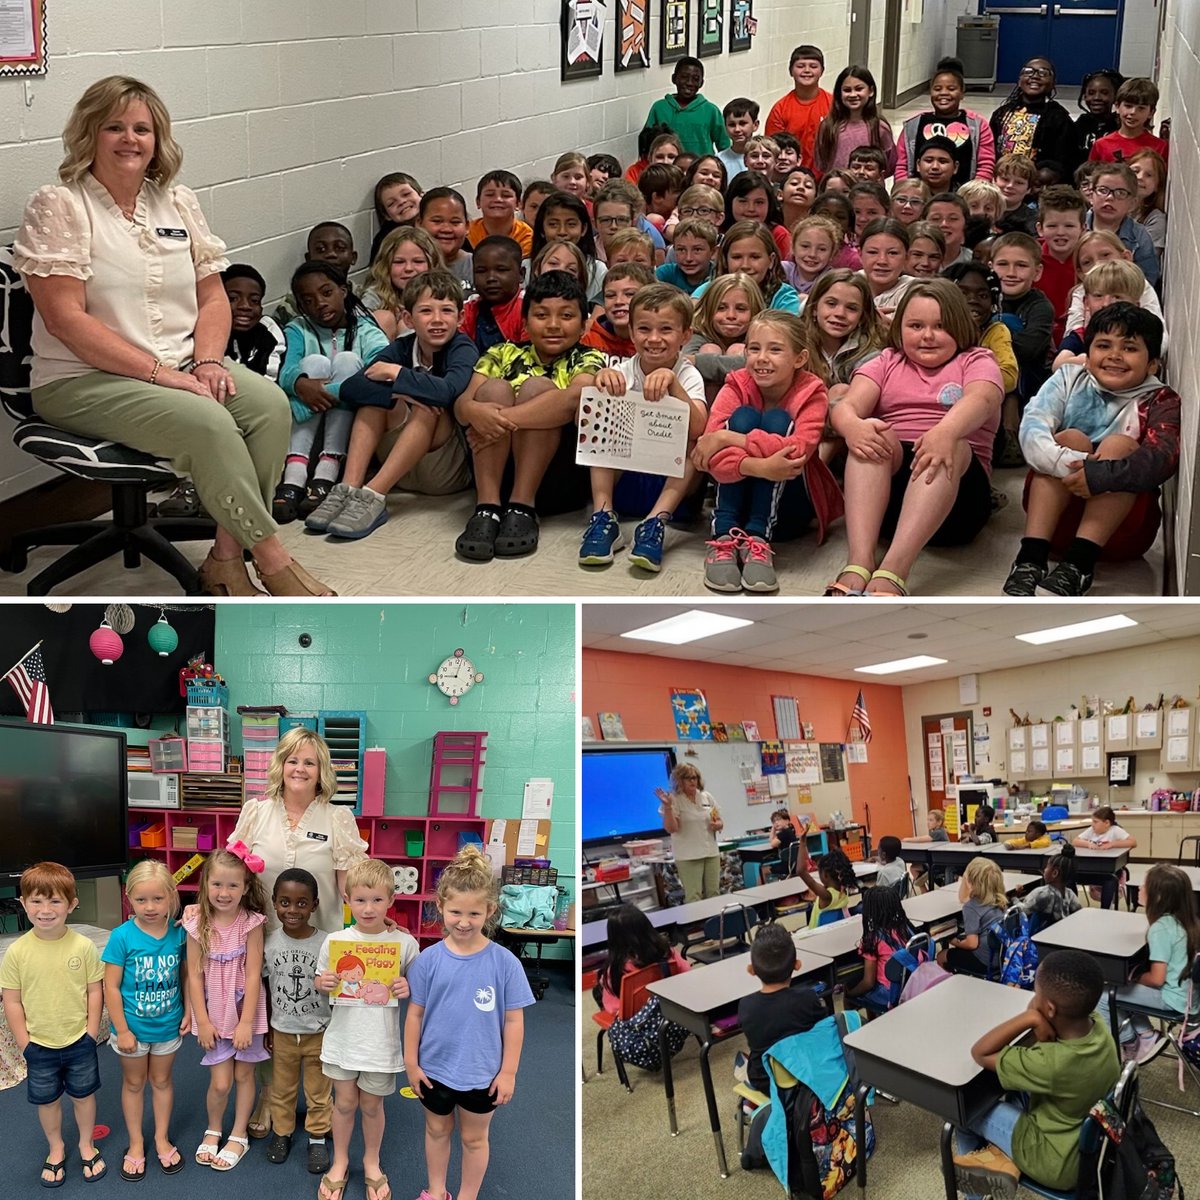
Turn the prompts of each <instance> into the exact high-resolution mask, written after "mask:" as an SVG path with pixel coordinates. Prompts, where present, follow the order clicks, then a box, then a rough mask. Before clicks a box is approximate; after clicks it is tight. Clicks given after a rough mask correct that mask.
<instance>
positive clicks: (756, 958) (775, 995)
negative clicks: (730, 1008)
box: [734, 924, 828, 1093]
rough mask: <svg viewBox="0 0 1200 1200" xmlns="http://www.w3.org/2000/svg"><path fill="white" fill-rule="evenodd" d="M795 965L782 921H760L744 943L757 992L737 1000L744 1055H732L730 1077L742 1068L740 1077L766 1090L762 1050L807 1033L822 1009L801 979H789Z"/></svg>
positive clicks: (821, 1015)
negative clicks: (747, 945) (794, 981)
mask: <svg viewBox="0 0 1200 1200" xmlns="http://www.w3.org/2000/svg"><path fill="white" fill-rule="evenodd" d="M799 969H800V956H799V954H797V953H796V943H795V942H794V941H792V935H791V934H790V933H789V932H788V931H787V930H786V929H784V927H783V926H782V925H776V924H770V925H760V926H759V928H758V933H757V935H756V936H755V938H754V941H753V942H752V943H751V946H750V965H749V967H748V968H747V970H749V972H750V974H751V975H753V976H754V977H755V978H756V979H757V980H758V981H759V985H760V986H759V989H758V991H757V992H753V993H751V995H749V996H743V997H742V999H741V1000H740V1001H738V1024H739V1025H740V1026H741V1028H742V1032H743V1033H744V1034H745V1035H746V1042H747V1045H748V1046H749V1049H750V1057H749V1058H748V1059H747V1060H745V1061H744V1062H743V1061H742V1056H741V1055H740V1054H739V1055H738V1060H737V1062H736V1063H735V1066H734V1075H735V1078H736V1077H737V1076H738V1075H739V1074H740V1073H741V1070H744V1071H745V1078H746V1082H747V1083H749V1084H750V1086H751V1087H752V1088H757V1089H758V1090H759V1091H760V1092H767V1093H769V1092H770V1090H771V1084H770V1081H769V1080H768V1078H767V1071H766V1068H765V1067H764V1066H763V1061H762V1056H763V1055H764V1054H765V1053H766V1052H767V1051H768V1050H770V1048H771V1047H772V1046H774V1045H775V1043H776V1042H778V1041H781V1040H782V1039H783V1038H785V1037H791V1036H792V1034H795V1033H807V1032H808V1031H809V1030H810V1029H811V1028H812V1027H813V1026H814V1025H815V1024H816V1023H817V1022H818V1021H822V1020H824V1019H825V1017H826V1016H827V1015H828V1013H827V1011H826V1008H825V1002H824V1001H823V1000H822V999H821V998H820V997H819V996H818V995H817V993H816V992H815V991H813V989H812V988H811V987H809V986H808V985H807V984H804V983H797V984H795V985H793V984H792V975H793V974H794V973H795V972H796V971H798V970H799Z"/></svg>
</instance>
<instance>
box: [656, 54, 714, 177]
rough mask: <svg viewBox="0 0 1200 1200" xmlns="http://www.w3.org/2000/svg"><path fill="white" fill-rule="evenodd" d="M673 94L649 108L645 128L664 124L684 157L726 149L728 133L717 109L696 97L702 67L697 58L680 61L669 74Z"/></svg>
mask: <svg viewBox="0 0 1200 1200" xmlns="http://www.w3.org/2000/svg"><path fill="white" fill-rule="evenodd" d="M671 82H672V83H673V84H674V85H675V95H673V96H664V97H663V98H662V99H661V100H656V101H655V102H654V103H653V104H652V105H651V107H650V113H649V115H648V116H647V117H646V128H649V127H650V126H652V125H665V126H667V128H668V129H670V130H672V132H674V133H675V134H677V135H678V137H679V140H680V142H682V143H683V149H684V153H685V154H695V155H697V156H699V155H702V154H713V153H714V152H715V151H717V150H724V149H726V147H728V146H729V144H730V143H729V132H728V130H726V128H725V118H724V117H723V116H722V115H721V110H720V109H719V108H718V107H717V106H716V105H715V104H714V103H713V102H712V101H711V100H706V99H705V98H704V97H703V96H702V95H700V89H701V88H702V87H703V86H704V64H703V63H702V62H701V61H700V60H699V59H698V58H690V57H689V58H681V59H680V60H679V61H678V62H677V63H676V64H675V70H674V71H673V72H672V74H671Z"/></svg>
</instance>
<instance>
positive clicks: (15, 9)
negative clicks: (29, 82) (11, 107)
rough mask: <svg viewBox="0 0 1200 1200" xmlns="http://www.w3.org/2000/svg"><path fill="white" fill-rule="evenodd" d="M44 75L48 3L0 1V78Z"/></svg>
mask: <svg viewBox="0 0 1200 1200" xmlns="http://www.w3.org/2000/svg"><path fill="white" fill-rule="evenodd" d="M45 74H46V5H45V0H0V78H5V77H7V78H10V79H13V78H19V77H22V76H26V77H27V76H31V75H45Z"/></svg>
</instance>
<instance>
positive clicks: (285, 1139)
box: [267, 1133, 292, 1163]
mask: <svg viewBox="0 0 1200 1200" xmlns="http://www.w3.org/2000/svg"><path fill="white" fill-rule="evenodd" d="M291 1152H292V1137H291V1134H288V1133H276V1134H272V1135H271V1140H270V1142H269V1143H268V1144H267V1162H269V1163H282V1162H287V1158H288V1155H289V1154H291Z"/></svg>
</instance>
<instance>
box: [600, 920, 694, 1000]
mask: <svg viewBox="0 0 1200 1200" xmlns="http://www.w3.org/2000/svg"><path fill="white" fill-rule="evenodd" d="M655 963H669V964H670V967H671V974H672V975H678V974H681V973H682V972H684V971H690V970H691V969H692V964H691V963H690V962H688V961H687V959H686V958H684V957H683V955H682V954H680V952H679V947H678V946H672V945H671V939H670V938H668V937H667V936H666V934H663V933H659V932H658V930H657V929H655V928H654V926H653V925H651V924H650V919H649V917H647V916H646V914H645V913H644V912H642V910H641V909H640V908H638V907H637V906H636V905H634V904H618V905H617V907H616V908H614V909H613V910H612V911H611V912H610V913H609V914H608V961H607V962H606V963H605V964H604V967H603V969H602V970H601V971H600V982H599V983H598V984H597V985H596V992H597V993H598V994H597V995H596V1003H597V1004H598V1005H599V1006H600V1008H601V1009H602V1010H603V1011H604V1012H610V1013H619V1012H620V1011H621V980H623V979H624V978H625V976H626V975H632V974H633V973H634V972H635V971H641V970H643V969H644V968H646V967H652V966H654V965H655Z"/></svg>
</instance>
